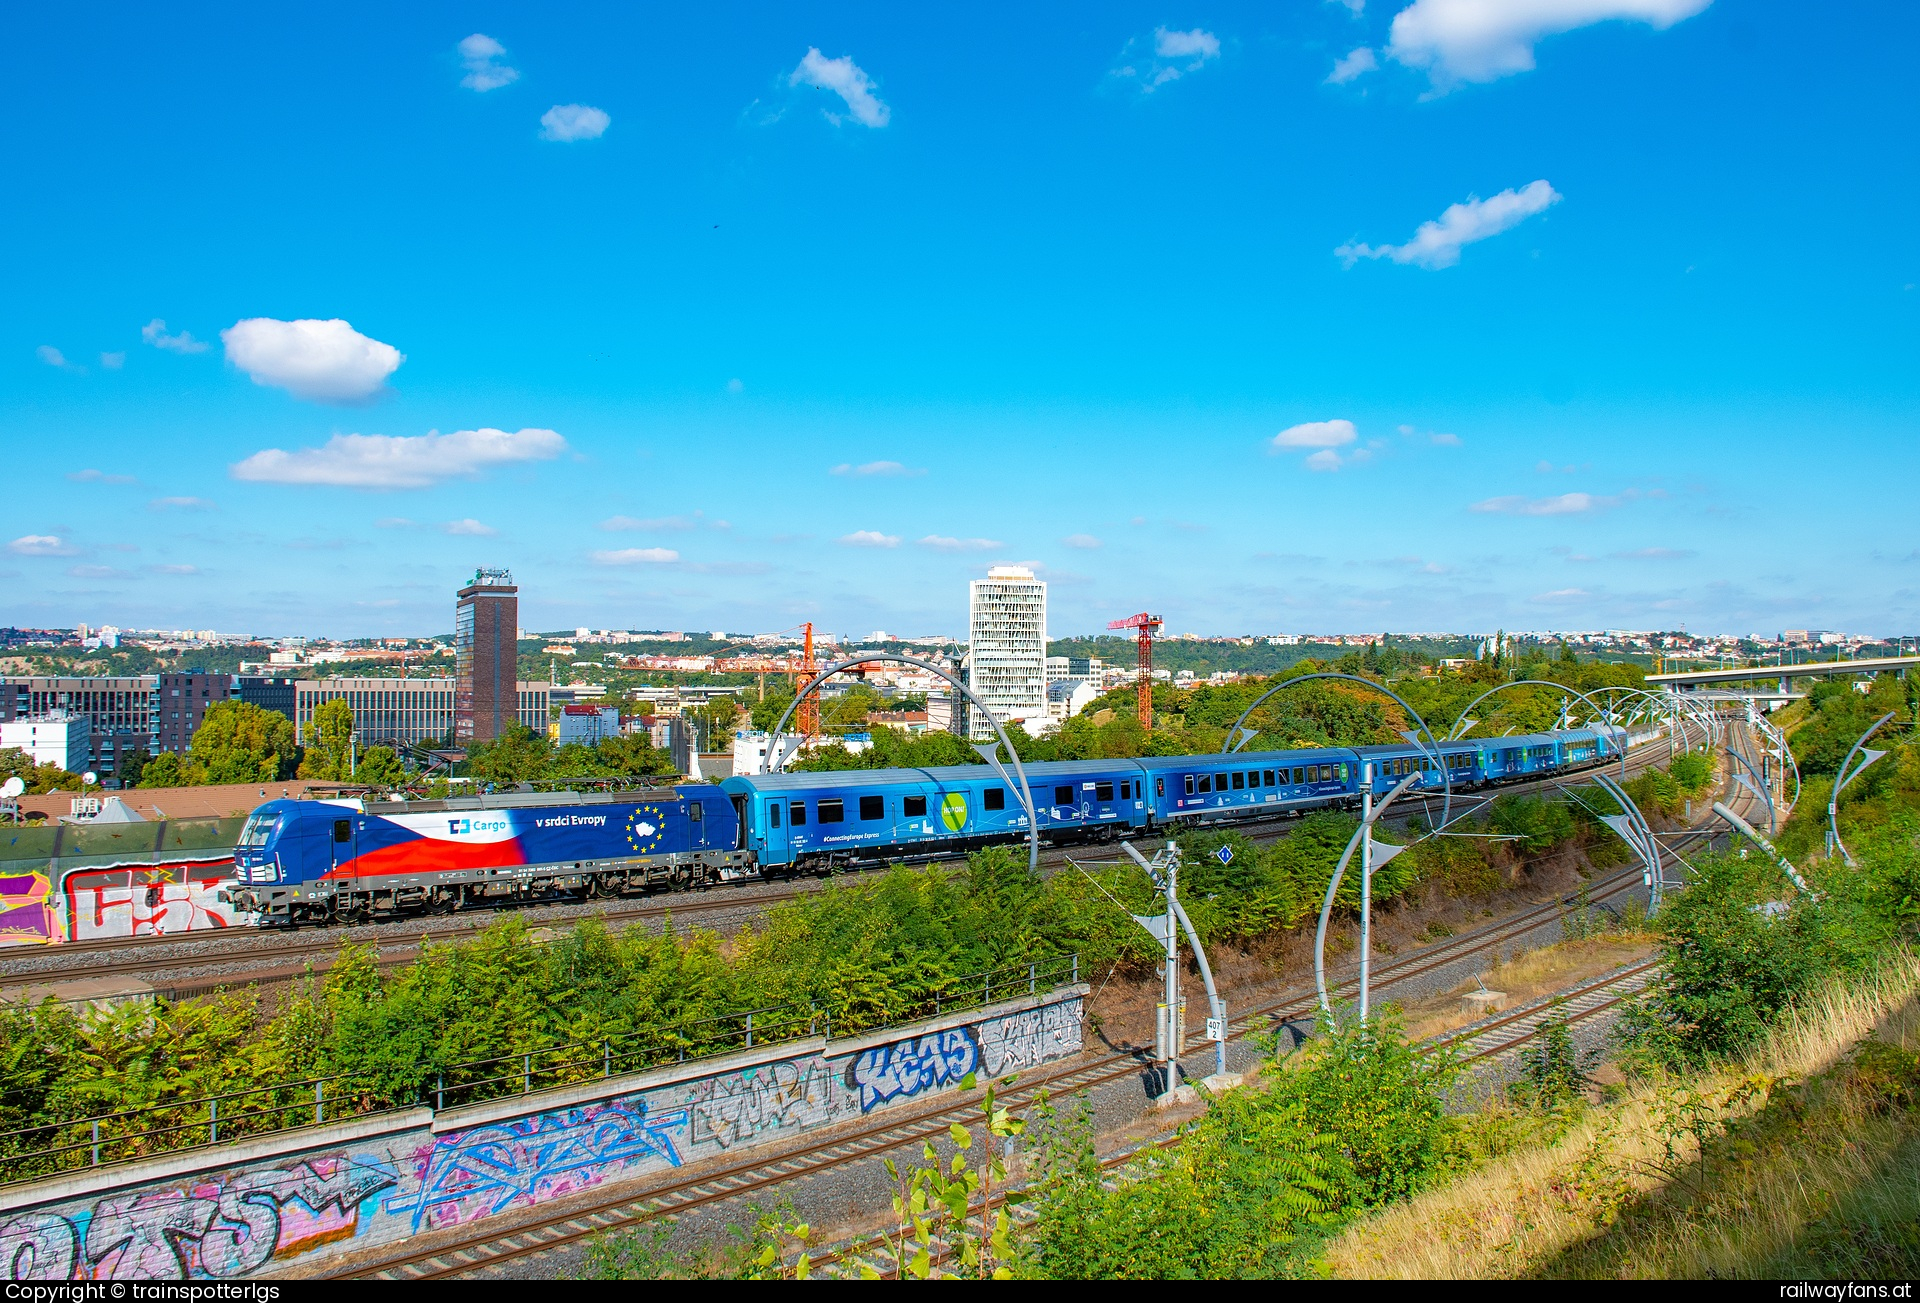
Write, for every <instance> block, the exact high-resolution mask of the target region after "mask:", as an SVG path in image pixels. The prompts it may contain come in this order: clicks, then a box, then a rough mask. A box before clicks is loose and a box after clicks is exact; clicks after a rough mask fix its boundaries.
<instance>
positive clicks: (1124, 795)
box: [1120, 778, 1133, 801]
mask: <svg viewBox="0 0 1920 1303" xmlns="http://www.w3.org/2000/svg"><path fill="white" fill-rule="evenodd" d="M1132 792H1133V785H1132V784H1131V783H1129V782H1128V781H1127V780H1126V779H1124V778H1123V779H1121V780H1120V799H1121V800H1123V801H1127V800H1131V799H1132Z"/></svg>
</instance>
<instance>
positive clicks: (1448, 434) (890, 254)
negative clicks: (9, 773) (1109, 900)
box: [0, 0, 1920, 637]
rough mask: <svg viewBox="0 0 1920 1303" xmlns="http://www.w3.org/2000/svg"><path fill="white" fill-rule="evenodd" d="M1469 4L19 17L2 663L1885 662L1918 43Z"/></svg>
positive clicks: (1709, 13)
mask: <svg viewBox="0 0 1920 1303" xmlns="http://www.w3.org/2000/svg"><path fill="white" fill-rule="evenodd" d="M1456 9H1457V6H1456V5H1454V4H1452V3H1450V0H1393V2H1390V3H1380V2H1379V0H1376V3H1375V4H1374V5H1372V6H1366V5H1360V4H1352V3H1344V4H1303V5H1300V6H1296V7H1293V8H1290V9H1288V10H1286V11H1285V12H1283V13H1277V14H1270V13H1268V12H1266V11H1264V10H1261V9H1258V8H1256V7H1252V6H1243V5H1215V6H1209V7H1206V8H1205V9H1204V10H1190V11H1180V12H1174V11H1167V10H1164V9H1157V8H1149V7H1145V6H1139V5H1122V6H1118V7H1113V8H1109V9H1106V10H1102V11H1099V12H1098V13H1095V14H1093V15H1091V16H1081V15H1064V14H1041V15H1031V14H1025V13H1019V14H1018V23H1017V26H1018V29H1019V31H1020V33H1021V39H1020V40H1018V41H1013V42H1009V41H1007V40H1005V39H1004V30H1005V28H1006V26H1007V24H1009V23H1013V22H1014V21H1015V17H1016V11H1012V10H998V11H996V10H982V11H977V12H970V13H969V14H968V15H966V16H964V17H962V16H959V15H914V16H912V17H910V18H904V19H903V18H900V17H899V16H896V15H883V14H880V13H878V12H875V11H866V10H857V9H847V10H841V11H824V10H823V11H806V12H801V11H788V10H774V9H759V8H752V7H746V8H739V7H714V8H711V9H709V10H704V11H702V12H701V13H699V14H676V15H655V16H649V17H647V18H646V19H645V20H642V19H640V18H638V17H634V16H630V15H624V14H620V13H611V14H609V13H591V12H586V11H582V12H580V13H569V14H562V15H545V16H536V15H532V14H527V15H520V16H514V17H511V18H510V19H501V18H497V17H488V18H485V19H476V18H475V17H474V16H473V15H472V14H470V13H466V12H463V11H460V10H454V9H449V8H433V7H429V8H423V9H418V10H413V11H408V12H406V13H403V14H400V15H390V16H387V17H386V18H384V19H383V20H382V21H381V22H379V23H374V22H371V21H368V22H364V23H363V22H355V21H351V12H352V11H348V15H347V16H346V17H342V16H340V15H337V14H330V15H329V17H328V19H327V20H326V22H325V23H324V24H323V23H322V22H320V21H319V20H317V19H316V20H311V21H309V20H306V19H304V18H301V17H299V16H289V15H285V14H246V15H245V16H244V17H236V16H235V15H237V14H239V11H233V12H232V13H214V12H204V13H200V14H197V15H189V16H186V17H184V18H178V17H177V16H176V17H175V18H162V17H160V16H158V15H151V14H143V13H140V12H138V11H131V10H129V11H124V12H123V15H122V19H121V21H119V22H117V23H113V24H104V25H95V24H93V23H91V22H90V21H89V20H88V19H86V18H85V17H84V16H81V15H69V14H65V13H60V12H35V13H32V14H27V15H23V16H22V20H21V22H20V24H19V25H18V29H19V30H18V32H17V36H16V44H17V48H19V49H20V50H22V52H23V53H24V54H26V55H27V56H28V57H26V58H24V59H22V60H21V68H20V71H19V74H18V76H17V77H16V78H15V79H13V81H12V82H11V83H10V85H9V87H8V89H7V92H6V93H7V94H8V95H10V96H11V97H12V99H13V101H14V108H15V112H14V113H12V114H10V115H8V117H7V121H6V123H5V124H0V132H4V133H5V139H6V140H7V143H8V145H9V147H10V150H11V153H12V156H13V157H14V158H15V160H16V172H17V174H18V175H20V176H22V177H25V178H28V179H30V180H31V181H32V183H33V184H32V186H31V187H30V189H29V190H28V192H27V193H28V197H27V199H26V200H25V201H24V202H22V203H20V204H18V205H15V206H13V207H11V208H10V210H9V211H8V212H7V213H6V214H4V215H0V224H4V226H3V227H0V229H4V230H5V231H6V234H7V236H8V237H9V238H8V239H7V240H6V247H7V250H8V252H7V253H6V254H5V255H4V257H5V258H6V264H5V265H6V269H7V275H8V281H9V285H10V287H11V289H12V291H13V292H12V294H11V296H10V297H11V300H12V304H13V311H12V312H10V313H9V314H8V317H7V321H6V323H5V324H4V327H3V328H0V420H3V421H4V422H5V428H6V429H7V431H8V433H9V435H10V436H11V440H10V443H11V446H12V447H14V448H15V449H16V451H17V453H18V452H24V453H27V454H29V455H26V456H17V457H16V461H15V467H14V472H13V475H12V477H11V479H12V485H11V487H12V489H13V491H12V492H11V493H10V494H9V495H8V498H7V505H6V507H5V509H4V517H0V520H3V521H4V526H3V527H0V585H4V586H5V591H6V592H7V593H8V599H9V600H8V601H7V602H6V603H5V604H4V608H3V609H0V623H11V624H15V625H33V626H39V625H60V626H67V627H70V626H73V625H76V624H78V623H80V622H83V621H85V622H92V623H100V622H111V623H118V624H122V625H127V626H159V627H174V626H185V625H189V624H190V625H192V626H194V627H196V628H199V627H210V628H216V629H228V628H238V629H250V630H258V631H277V632H281V633H287V634H292V633H300V632H327V633H331V634H334V635H335V636H342V637H352V636H380V635H388V636H392V635H396V634H402V633H407V634H419V633H421V632H423V631H431V630H436V629H439V628H440V627H441V626H442V625H443V624H445V623H446V617H445V613H444V607H445V592H446V591H447V586H448V579H449V577H450V576H458V575H461V574H465V573H470V572H471V571H472V569H473V567H474V566H475V565H476V564H486V565H501V566H505V567H508V568H511V569H512V570H513V571H514V572H515V574H516V576H517V577H518V579H519V582H520V584H521V586H522V588H523V590H524V594H525V595H524V599H523V601H524V608H523V614H522V616H521V620H520V622H521V624H522V625H524V626H525V627H527V628H529V629H534V628H555V629H558V628H573V627H577V626H580V625H588V626H591V627H610V626H624V627H629V628H655V627H658V628H678V629H702V630H705V629H776V628H783V627H787V626H790V625H793V624H796V623H798V622H799V621H801V620H806V619H811V620H813V621H815V622H816V623H817V624H819V625H820V626H822V627H823V628H831V629H837V630H840V631H843V632H846V633H847V634H848V636H854V635H853V633H852V631H854V630H859V629H881V628H884V629H890V630H892V629H900V630H903V631H905V632H907V633H908V634H912V633H915V632H926V633H942V632H944V633H957V632H958V631H959V630H960V629H962V628H963V627H964V626H965V623H966V619H967V613H966V605H965V602H966V596H965V585H966V583H967V581H968V580H970V579H973V578H977V577H978V576H980V575H982V574H984V573H985V571H986V569H987V568H988V567H989V566H990V565H996V564H1018V565H1026V566H1029V567H1031V568H1032V569H1033V570H1034V571H1035V572H1036V574H1037V575H1038V577H1039V578H1040V579H1042V580H1044V581H1045V582H1046V583H1047V585H1048V592H1049V595H1050V606H1051V614H1050V622H1051V624H1052V625H1053V626H1054V627H1055V628H1056V629H1057V630H1085V631H1087V632H1095V631H1100V630H1102V629H1103V628H1104V625H1105V623H1106V621H1107V620H1108V619H1111V618H1114V617H1117V616H1124V615H1126V614H1129V613H1131V612H1133V611H1137V610H1141V609H1147V608H1151V609H1153V610H1155V611H1156V612H1160V613H1162V614H1164V615H1165V616H1166V618H1167V620H1168V627H1169V630H1173V629H1178V630H1181V631H1186V630H1189V629H1192V630H1195V631H1198V632H1201V633H1203V634H1226V633H1229V632H1235V631H1246V630H1256V629H1257V630H1263V631H1274V632H1283V631H1284V632H1293V631H1302V630H1312V631H1315V632H1325V633H1367V632H1379V631H1381V630H1399V629H1450V628H1459V629H1462V630H1463V631H1465V630H1480V631H1490V630H1493V629H1495V628H1499V627H1506V628H1529V629H1541V628H1547V629H1551V628H1556V627H1558V628H1570V629H1572V628H1580V629H1604V628H1632V629H1662V628H1664V629H1672V628H1675V627H1679V626H1684V627H1686V628H1688V629H1693V630H1696V631H1702V632H1705V631H1713V632H1717V633H1726V634H1734V633H1747V632H1755V631H1759V632H1764V633H1768V634H1772V633H1775V632H1777V631H1778V630H1780V629H1781V628H1783V627H1796V626H1813V625H1818V626H1824V627H1826V628H1833V629H1863V630H1867V631H1870V632H1881V631H1884V632H1888V633H1892V632H1897V631H1898V630H1900V629H1903V628H1910V627H1913V626H1914V624H1915V622H1916V616H1920V589H1916V587H1915V584H1914V579H1913V571H1914V567H1915V565H1916V564H1920V552H1915V551H1914V549H1913V546H1912V543H1911V541H1910V540H1907V539H1906V538H1904V536H1903V535H1904V531H1903V530H1902V529H1901V524H1902V523H1903V522H1902V521H1901V520H1900V519H1899V518H1898V517H1897V513H1887V512H1884V511H1876V510H1875V508H1876V507H1877V506H1878V504H1879V502H1880V501H1882V500H1883V499H1882V498H1880V497H1876V496H1875V495H1874V494H1872V493H1871V492H1870V491H1869V490H1870V488H1872V487H1878V486H1879V485H1880V484H1883V483H1884V484H1887V485H1889V486H1891V485H1895V484H1898V483H1900V482H1903V481H1904V480H1905V479H1907V478H1909V477H1910V476H1911V473H1912V471H1913V470H1914V469H1915V466H1914V456H1915V453H1914V440H1913V437H1912V436H1913V434H1914V431H1915V429H1916V425H1917V424H1920V422H1916V419H1915V418H1916V416H1917V415H1920V402H1917V401H1916V400H1920V393H1916V379H1917V378H1916V375H1915V368H1914V367H1913V365H1912V357H1913V354H1914V345H1915V344H1916V343H1920V322H1917V321H1916V312H1917V311H1920V299H1917V298H1916V293H1915V291H1914V284H1915V282H1916V281H1920V273H1916V270H1915V269H1914V267H1913V265H1912V263H1913V252H1912V249H1911V241H1910V239H1908V238H1907V237H1906V231H1907V228H1908V226H1909V225H1910V214H1911V207H1912V179H1911V176H1910V169H1905V168H1903V167H1902V166H1900V165H1899V163H1898V158H1899V153H1898V151H1899V149H1900V142H1901V141H1902V140H1903V139H1908V138H1910V137H1911V134H1912V128H1913V127H1914V125H1915V122H1914V119H1915V116H1916V110H1915V108H1914V106H1913V105H1912V103H1911V102H1910V97H1902V96H1900V95H1897V94H1894V93H1892V90H1891V88H1894V87H1897V86H1899V85H1901V84H1904V77H1905V73H1904V64H1903V62H1902V59H1901V54H1902V52H1903V51H1904V50H1905V49H1909V48H1911V47H1912V44H1913V41H1914V38H1915V37H1916V36H1920V16H1917V15H1916V14H1915V13H1914V12H1913V11H1911V10H1910V9H1909V8H1906V7H1901V6H1896V5H1891V4H1868V5H1863V6H1860V7H1858V8H1856V9H1853V10H1849V11H1847V12H1846V13H1845V14H1844V15H1835V14H1831V13H1826V12H1819V11H1809V10H1807V9H1804V8H1800V7H1795V6H1788V5H1785V4H1778V3H1775V4H1759V5H1749V6H1744V7H1734V6H1730V5H1728V4H1725V3H1719V4H1714V3H1709V2H1708V0H1635V2H1634V3H1628V2H1627V0H1619V2H1618V3H1599V4H1586V5H1580V6H1566V7H1562V6H1555V5H1551V4H1549V5H1543V6H1533V7H1532V8H1531V9H1529V8H1528V7H1525V6H1517V7H1515V10H1514V11H1515V12H1516V13H1518V12H1519V11H1520V10H1523V9H1524V10H1526V11H1527V12H1528V13H1530V14H1532V15H1533V17H1531V18H1528V19H1526V20H1525V21H1521V20H1520V19H1518V18H1516V19H1514V20H1513V21H1512V22H1511V23H1509V24H1508V25H1507V26H1505V27H1500V28H1499V30H1492V29H1488V30H1487V31H1482V32H1480V33H1479V34H1478V35H1474V34H1472V33H1468V32H1466V31H1465V29H1463V28H1461V27H1459V26H1457V25H1451V24H1453V18H1451V17H1450V15H1454V16H1455V17H1457V15H1455V10H1456ZM1562 9H1564V10H1565V12H1566V13H1567V14H1573V13H1574V11H1575V10H1578V12H1579V14H1580V15H1584V16H1585V17H1584V20H1582V21H1575V19H1574V18H1572V17H1567V18H1564V19H1559V18H1555V17H1553V15H1555V14H1559V13H1561V12H1562ZM367 12H368V14H369V16H371V14H372V12H373V11H370V10H369V11H367ZM1541 15H1546V16H1545V17H1542V16H1541ZM476 21H477V22H479V24H480V26H479V29H478V30H476V29H475V25H474V24H475V23H476ZM83 24H84V26H83ZM1497 26H1498V25H1497V24H1496V27H1497ZM668 49H671V50H675V51H678V52H680V53H679V55H678V56H677V57H676V58H675V59H671V60H666V59H659V58H655V57H651V55H650V54H649V52H658V51H662V50H668ZM1840 68H1845V70H1846V75H1844V76H1840V75H1835V73H1836V70H1837V69H1840ZM51 103H59V104H61V105H62V110H61V113H60V115H59V116H58V118H52V117H49V115H48V114H47V112H46V110H45V108H44V106H45V105H47V104H51ZM161 105H163V106H165V111H164V112H156V111H155V106H161ZM240 106H244V108H242V107H240ZM1889 154H1893V155H1895V157H1894V159H1892V160H1890V159H1889V158H1888V155H1889ZM1869 477H1870V478H1869Z"/></svg>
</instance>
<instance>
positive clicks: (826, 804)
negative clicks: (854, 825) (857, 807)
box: [819, 797, 847, 823]
mask: <svg viewBox="0 0 1920 1303" xmlns="http://www.w3.org/2000/svg"><path fill="white" fill-rule="evenodd" d="M819 810H820V822H821V823H845V822H846V821H847V808H846V806H844V805H843V804H841V802H840V800H839V798H838V797H835V798H834V799H833V800H830V801H821V802H820V803H819Z"/></svg>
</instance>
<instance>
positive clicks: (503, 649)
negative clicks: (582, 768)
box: [453, 569, 520, 746]
mask: <svg viewBox="0 0 1920 1303" xmlns="http://www.w3.org/2000/svg"><path fill="white" fill-rule="evenodd" d="M519 592H520V590H519V589H518V588H516V587H514V584H513V573H512V572H511V571H508V570H487V569H480V570H476V571H474V572H473V582H472V583H470V584H468V585H467V586H466V587H465V588H462V589H461V590H460V593H459V600H458V601H457V602H456V603H455V605H454V608H453V656H454V692H453V740H454V742H455V744H456V745H459V746H467V745H469V744H470V743H474V742H491V741H493V739H495V738H496V737H499V736H500V734H502V733H503V732H505V731H506V728H507V725H509V724H511V723H513V722H514V720H515V719H516V718H517V717H518V707H519V678H520V658H519V648H518V645H517V644H516V643H515V641H514V639H515V637H516V636H517V634H518V632H519V627H520V598H519V597H518V593H519Z"/></svg>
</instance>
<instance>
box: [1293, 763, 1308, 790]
mask: <svg viewBox="0 0 1920 1303" xmlns="http://www.w3.org/2000/svg"><path fill="white" fill-rule="evenodd" d="M1306 781H1307V780H1306V778H1305V777H1304V771H1303V770H1302V769H1301V768H1300V766H1299V765H1295V766H1294V767H1293V782H1294V786H1296V787H1297V786H1299V785H1300V784H1301V783H1304V782H1306Z"/></svg>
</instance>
